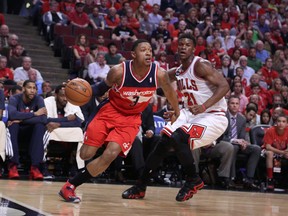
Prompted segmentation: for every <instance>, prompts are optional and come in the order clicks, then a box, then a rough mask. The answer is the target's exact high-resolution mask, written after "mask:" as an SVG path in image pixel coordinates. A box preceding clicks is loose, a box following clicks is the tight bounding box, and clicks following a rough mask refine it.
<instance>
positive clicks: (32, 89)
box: [23, 82, 37, 100]
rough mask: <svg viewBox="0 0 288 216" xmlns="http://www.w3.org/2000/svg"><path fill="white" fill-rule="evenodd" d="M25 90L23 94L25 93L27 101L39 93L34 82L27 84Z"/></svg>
mask: <svg viewBox="0 0 288 216" xmlns="http://www.w3.org/2000/svg"><path fill="white" fill-rule="evenodd" d="M23 89H24V92H23V93H24V95H25V97H26V98H27V99H30V100H32V99H33V98H34V97H35V95H36V93H37V88H36V84H35V83H33V82H29V83H27V84H26V86H25V87H23Z"/></svg>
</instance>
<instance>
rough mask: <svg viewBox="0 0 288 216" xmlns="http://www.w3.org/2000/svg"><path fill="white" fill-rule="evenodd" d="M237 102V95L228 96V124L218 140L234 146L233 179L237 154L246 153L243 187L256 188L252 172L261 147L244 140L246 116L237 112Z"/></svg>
mask: <svg viewBox="0 0 288 216" xmlns="http://www.w3.org/2000/svg"><path fill="white" fill-rule="evenodd" d="M239 104H240V100H239V98H238V97H236V96H231V97H230V98H229V100H228V111H227V113H226V116H227V118H228V121H229V124H228V128H227V130H226V131H225V133H224V134H223V137H222V138H221V139H220V140H222V141H226V142H230V143H231V144H232V145H233V147H234V153H233V161H232V166H231V178H232V179H234V178H235V177H236V160H237V154H244V155H247V156H248V160H247V173H246V176H247V177H245V178H244V179H243V181H244V187H245V188H247V189H258V187H257V186H256V185H255V184H254V174H255V170H256V167H257V165H258V161H259V158H260V153H261V148H260V147H259V146H257V145H253V144H251V143H248V142H247V141H246V140H245V136H246V132H245V124H246V118H245V117H244V116H243V115H242V114H240V113H239Z"/></svg>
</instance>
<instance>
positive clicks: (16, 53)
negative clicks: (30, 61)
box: [8, 44, 25, 70]
mask: <svg viewBox="0 0 288 216" xmlns="http://www.w3.org/2000/svg"><path fill="white" fill-rule="evenodd" d="M24 55H25V53H24V48H23V46H22V45H20V44H18V45H17V46H16V47H15V48H14V49H13V50H12V55H11V56H10V57H9V59H8V67H9V68H11V69H13V70H15V69H16V68H18V67H21V66H22V64H23V56H24Z"/></svg>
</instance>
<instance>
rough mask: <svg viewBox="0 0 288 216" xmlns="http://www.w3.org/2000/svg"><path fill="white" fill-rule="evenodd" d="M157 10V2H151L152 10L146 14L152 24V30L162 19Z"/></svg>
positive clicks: (158, 8)
mask: <svg viewBox="0 0 288 216" xmlns="http://www.w3.org/2000/svg"><path fill="white" fill-rule="evenodd" d="M159 10H160V6H159V5H158V4H153V9H152V12H151V13H149V15H148V17H149V18H148V19H149V22H150V23H151V24H152V25H153V29H154V30H155V29H156V28H157V27H158V26H159V25H160V22H161V21H163V17H162V16H161V15H160V14H159Z"/></svg>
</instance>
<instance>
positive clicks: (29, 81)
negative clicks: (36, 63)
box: [23, 80, 36, 87]
mask: <svg viewBox="0 0 288 216" xmlns="http://www.w3.org/2000/svg"><path fill="white" fill-rule="evenodd" d="M28 83H34V84H35V85H36V83H35V82H34V81H32V80H25V81H24V83H23V87H25V86H26V85H27V84H28Z"/></svg>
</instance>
